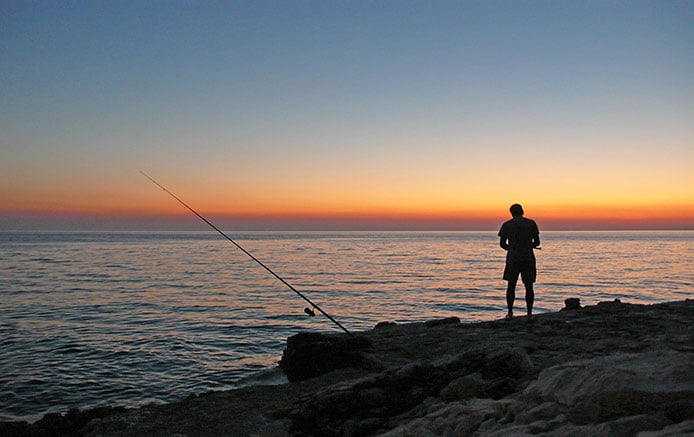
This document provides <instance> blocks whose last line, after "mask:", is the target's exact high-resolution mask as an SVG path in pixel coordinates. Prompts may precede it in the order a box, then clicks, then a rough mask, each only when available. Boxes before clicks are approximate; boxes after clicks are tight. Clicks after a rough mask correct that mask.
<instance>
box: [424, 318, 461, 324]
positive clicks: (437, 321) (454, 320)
mask: <svg viewBox="0 0 694 437" xmlns="http://www.w3.org/2000/svg"><path fill="white" fill-rule="evenodd" d="M457 324H460V318H458V317H455V316H453V317H446V318H445V319H435V320H427V321H426V322H424V325H425V326H442V325H457Z"/></svg>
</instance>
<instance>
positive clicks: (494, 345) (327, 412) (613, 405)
mask: <svg viewBox="0 0 694 437" xmlns="http://www.w3.org/2000/svg"><path fill="white" fill-rule="evenodd" d="M566 305H567V307H566V309H565V310H563V311H559V312H556V313H548V314H540V315H537V316H535V318H534V319H533V320H532V321H527V320H526V319H525V318H524V317H518V318H515V319H514V320H511V321H503V320H498V321H490V322H478V323H460V320H458V319H457V318H448V319H440V320H432V321H428V322H424V323H410V324H403V325H397V324H394V323H391V322H382V323H379V324H378V325H377V327H376V328H374V329H372V330H370V331H366V332H360V333H357V334H355V335H354V336H349V335H347V334H320V333H301V334H297V335H295V336H292V337H290V338H289V339H288V340H287V348H286V350H285V351H284V354H283V356H282V360H281V361H280V367H281V368H282V369H283V370H284V372H285V373H286V374H287V376H288V379H289V381H290V382H289V383H287V384H283V385H278V386H255V387H245V388H241V389H238V390H231V391H226V392H212V393H206V394H202V395H199V396H190V397H189V398H187V399H184V400H182V401H179V402H175V403H171V404H165V405H150V406H146V407H142V408H136V409H124V408H118V407H115V408H112V407H106V408H100V409H94V410H87V411H84V412H80V411H76V410H73V411H70V412H68V413H66V414H63V415H61V414H50V415H46V416H44V418H43V419H41V420H40V421H38V422H36V423H33V424H29V423H26V422H1V423H0V435H3V436H14V435H21V436H25V435H35V436H54V435H74V436H83V435H90V436H100V435H103V436H111V435H119V436H122V435H162V436H163V435H167V436H171V435H179V436H183V435H190V436H195V435H239V436H241V435H244V436H287V435H292V436H371V435H379V436H402V437H404V436H468V435H469V436H508V435H514V436H523V435H544V436H555V435H556V436H585V435H591V436H632V435H633V436H643V437H647V436H681V435H694V360H693V359H692V358H694V357H693V356H692V355H693V353H694V337H693V332H692V326H694V324H693V323H692V322H693V321H694V301H693V300H689V299H687V300H686V301H680V302H668V303H661V304H654V305H637V304H629V303H622V302H619V301H613V302H602V303H600V304H598V305H595V306H586V307H581V306H580V304H579V303H578V302H577V300H570V301H569V300H568V299H567V302H566Z"/></svg>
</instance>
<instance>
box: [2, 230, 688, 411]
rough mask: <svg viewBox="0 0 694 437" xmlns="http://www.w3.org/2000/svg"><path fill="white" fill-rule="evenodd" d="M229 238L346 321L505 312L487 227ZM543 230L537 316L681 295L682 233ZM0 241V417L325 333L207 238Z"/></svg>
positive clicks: (264, 357) (243, 368) (156, 393)
mask: <svg viewBox="0 0 694 437" xmlns="http://www.w3.org/2000/svg"><path fill="white" fill-rule="evenodd" d="M232 237H233V238H235V239H236V240H237V241H238V242H239V243H240V244H241V245H242V246H243V247H245V248H246V249H248V250H249V251H250V252H252V253H253V254H254V255H256V256H257V257H258V258H260V259H261V260H262V261H263V262H264V263H266V264H267V265H268V266H269V267H270V268H272V269H273V270H274V271H276V272H277V273H279V274H280V275H281V276H282V277H284V278H285V279H286V280H287V281H288V282H290V283H291V284H292V285H294V286H295V287H296V288H297V289H299V290H301V291H302V292H304V293H305V294H307V295H308V296H309V297H310V298H311V299H312V300H314V301H315V302H316V303H318V304H319V305H321V306H322V308H323V309H324V310H326V311H327V312H328V313H330V314H331V315H333V316H334V317H335V318H336V319H337V320H339V321H340V322H341V323H342V324H343V325H345V326H346V327H348V328H349V329H351V330H362V329H369V328H371V327H373V326H374V325H375V324H376V323H377V322H379V321H383V320H391V321H396V322H407V321H421V320H427V319H430V318H434V317H447V316H453V315H455V316H458V317H460V318H461V319H462V320H463V321H475V320H482V319H494V318H498V317H500V316H501V315H503V312H504V306H505V301H504V296H503V294H504V286H505V284H504V283H503V281H502V280H501V279H500V277H501V272H502V269H503V259H504V252H503V251H502V250H501V249H500V248H498V241H497V238H496V235H495V232H460V233H397V232H395V233H289V234H286V233H285V234H282V233H270V234H261V233H248V234H241V235H232ZM542 237H543V250H542V251H539V252H537V256H538V269H539V276H538V284H537V286H536V296H537V303H536V311H537V312H543V311H554V310H558V309H560V308H561V307H562V306H563V301H564V299H565V298H567V297H580V298H581V301H582V303H584V304H594V303H596V302H598V301H601V300H612V299H615V298H619V299H622V300H623V301H628V302H641V303H650V302H659V301H668V300H682V299H685V298H691V297H692V271H694V269H693V268H692V267H694V247H693V246H692V241H693V240H694V232H597V233H595V232H545V233H543V235H542ZM0 243H1V246H0V296H1V297H2V299H1V301H0V311H1V312H2V318H1V319H0V419H4V420H7V419H16V418H32V417H34V415H37V414H43V413H45V412H47V411H65V410H67V409H68V408H71V407H82V408H84V407H93V406H98V405H104V404H120V405H141V404H143V403H147V402H149V401H160V402H162V401H171V400H175V399H180V398H182V397H185V396H186V395H187V394H190V393H199V392H203V391H208V390H219V389H226V388H230V387H233V386H235V385H238V384H241V383H243V382H242V378H244V377H248V376H249V375H251V374H253V373H254V372H257V371H259V370H261V369H267V368H271V367H273V366H274V365H275V364H276V361H277V359H278V358H279V356H280V355H281V351H282V348H283V346H284V341H285V339H286V338H287V336H289V335H292V334H294V333H296V332H298V331H300V330H306V329H310V330H321V331H334V330H335V329H336V328H335V327H334V326H333V325H331V324H330V322H329V321H328V320H327V319H325V318H323V317H320V316H319V317H316V318H308V317H306V316H305V315H304V313H303V308H304V307H305V306H306V305H305V302H304V301H303V300H301V299H300V298H299V297H298V296H296V295H295V294H294V293H293V292H291V291H290V290H288V289H287V288H286V287H285V286H284V285H282V284H281V283H279V282H278V281H277V280H276V279H274V278H273V277H271V276H270V275H269V274H268V273H267V272H266V271H264V270H263V269H261V268H260V267H259V266H257V265H256V264H255V263H254V262H253V261H252V260H250V259H249V258H247V257H246V256H245V255H244V254H242V253H241V252H240V251H238V250H237V249H236V248H235V247H233V246H232V245H231V244H229V242H227V241H226V240H223V239H221V238H220V237H219V236H218V235H216V234H209V233H158V234H147V233H77V234H76V233H48V234H35V233H0ZM519 295H520V299H518V301H517V304H518V305H519V309H520V310H522V306H523V300H522V291H521V292H520V293H519ZM274 376H275V375H274V374H272V373H271V374H270V375H268V376H267V377H268V378H271V377H274Z"/></svg>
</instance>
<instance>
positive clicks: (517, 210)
mask: <svg viewBox="0 0 694 437" xmlns="http://www.w3.org/2000/svg"><path fill="white" fill-rule="evenodd" d="M509 211H511V215H512V216H514V217H523V207H522V206H520V204H518V203H514V204H513V205H511V208H509Z"/></svg>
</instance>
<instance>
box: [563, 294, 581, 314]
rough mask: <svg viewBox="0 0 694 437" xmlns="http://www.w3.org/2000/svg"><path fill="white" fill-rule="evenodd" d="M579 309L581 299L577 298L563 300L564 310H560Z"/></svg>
mask: <svg viewBox="0 0 694 437" xmlns="http://www.w3.org/2000/svg"><path fill="white" fill-rule="evenodd" d="M580 309H581V299H579V298H577V297H570V298H568V299H566V300H564V308H562V311H564V310H580Z"/></svg>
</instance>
